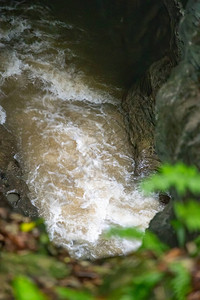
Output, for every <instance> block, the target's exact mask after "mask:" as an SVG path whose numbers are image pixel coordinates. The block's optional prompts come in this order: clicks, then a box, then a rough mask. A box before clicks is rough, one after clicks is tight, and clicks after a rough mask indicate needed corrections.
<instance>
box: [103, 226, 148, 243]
mask: <svg viewBox="0 0 200 300" xmlns="http://www.w3.org/2000/svg"><path fill="white" fill-rule="evenodd" d="M106 236H107V237H112V236H118V237H120V238H124V239H137V240H142V238H143V236H144V232H142V231H140V230H139V229H137V228H135V227H126V228H120V227H113V228H111V229H110V230H109V231H108V232H107V233H106Z"/></svg>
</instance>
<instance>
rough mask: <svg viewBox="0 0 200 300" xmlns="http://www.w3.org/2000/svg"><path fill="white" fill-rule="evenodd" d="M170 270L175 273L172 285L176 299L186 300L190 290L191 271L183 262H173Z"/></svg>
mask: <svg viewBox="0 0 200 300" xmlns="http://www.w3.org/2000/svg"><path fill="white" fill-rule="evenodd" d="M170 270H171V271H172V272H173V274H174V278H173V279H172V280H171V285H172V288H173V291H174V294H175V299H176V300H185V299H186V296H187V294H188V293H189V291H190V284H191V277H190V273H189V271H188V270H187V269H186V268H185V267H184V266H183V265H182V264H181V263H173V264H172V265H171V266H170Z"/></svg>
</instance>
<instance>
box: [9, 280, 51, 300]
mask: <svg viewBox="0 0 200 300" xmlns="http://www.w3.org/2000/svg"><path fill="white" fill-rule="evenodd" d="M12 286H13V292H14V295H15V299H16V300H47V298H46V296H45V295H44V294H43V293H42V292H41V291H40V290H39V289H38V287H37V286H36V285H35V284H34V283H33V282H32V281H31V280H30V279H28V278H27V277H24V276H18V277H16V278H15V279H14V280H13V283H12Z"/></svg>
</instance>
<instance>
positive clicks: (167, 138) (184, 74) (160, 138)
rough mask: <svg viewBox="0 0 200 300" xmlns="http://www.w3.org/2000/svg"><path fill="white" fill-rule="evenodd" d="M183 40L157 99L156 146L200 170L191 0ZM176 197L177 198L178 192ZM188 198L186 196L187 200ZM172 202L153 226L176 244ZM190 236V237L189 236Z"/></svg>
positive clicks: (198, 33) (198, 21) (197, 34)
mask: <svg viewBox="0 0 200 300" xmlns="http://www.w3.org/2000/svg"><path fill="white" fill-rule="evenodd" d="M180 35H181V39H182V41H183V43H184V50H183V53H182V60H181V62H180V63H179V65H178V66H177V67H176V68H175V69H174V70H173V72H172V73H171V75H170V78H169V79H168V81H167V83H166V84H165V85H164V86H163V87H162V88H161V89H160V91H159V93H158V96H157V99H156V103H157V105H156V111H157V126H156V148H157V152H158V154H159V156H160V158H161V159H162V161H167V162H170V163H172V164H173V163H176V162H177V161H183V162H184V163H186V164H188V165H195V166H196V167H198V169H199V170H200V89H199V73H200V3H199V2H198V1H189V2H188V5H187V10H186V13H185V17H184V18H183V19H182V21H181V24H180ZM172 194H173V193H172ZM173 196H174V197H173V198H174V199H175V200H178V198H177V195H175V194H173ZM186 200H187V199H186ZM173 218H174V215H173V209H172V205H171V204H170V205H168V206H167V207H166V208H165V210H164V211H163V212H161V213H159V214H158V215H156V216H155V218H154V219H153V220H152V221H151V223H150V228H151V230H153V231H154V232H155V233H156V234H157V235H158V236H159V237H160V238H161V239H162V240H163V241H165V242H167V243H169V244H171V245H174V244H175V243H176V240H175V235H173V228H172V227H171V226H170V225H169V224H170V221H171V220H172V219H173ZM188 239H190V237H189V236H188Z"/></svg>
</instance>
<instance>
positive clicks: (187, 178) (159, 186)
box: [141, 163, 200, 195]
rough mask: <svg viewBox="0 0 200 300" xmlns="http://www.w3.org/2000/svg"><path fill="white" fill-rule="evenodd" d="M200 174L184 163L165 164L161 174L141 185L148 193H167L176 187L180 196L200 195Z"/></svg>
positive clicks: (194, 168)
mask: <svg viewBox="0 0 200 300" xmlns="http://www.w3.org/2000/svg"><path fill="white" fill-rule="evenodd" d="M199 183H200V173H199V172H198V170H197V168H196V167H194V166H190V167H188V166H186V165H184V164H183V163H178V164H176V165H173V166H171V165H168V164H165V165H163V166H161V168H160V171H159V173H157V174H154V175H153V176H151V177H149V178H148V179H147V180H145V181H144V182H143V183H142V184H141V188H142V189H143V190H144V191H146V193H151V192H154V191H163V192H166V191H168V190H169V189H170V188H172V187H174V188H175V189H176V191H177V192H178V194H179V195H184V194H185V193H186V192H187V191H191V192H192V193H194V194H199V193H200V184H199Z"/></svg>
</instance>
